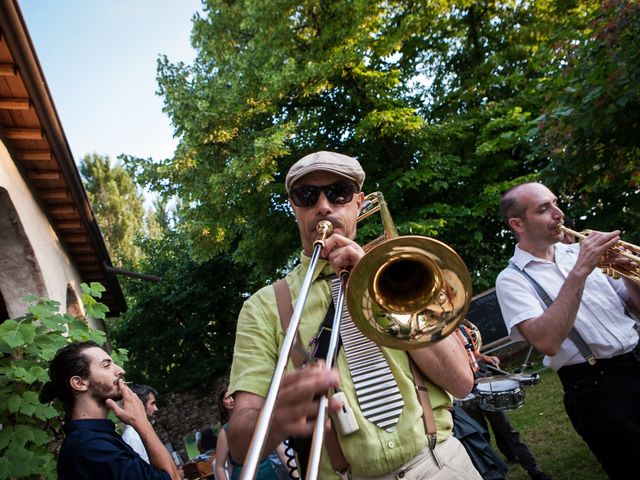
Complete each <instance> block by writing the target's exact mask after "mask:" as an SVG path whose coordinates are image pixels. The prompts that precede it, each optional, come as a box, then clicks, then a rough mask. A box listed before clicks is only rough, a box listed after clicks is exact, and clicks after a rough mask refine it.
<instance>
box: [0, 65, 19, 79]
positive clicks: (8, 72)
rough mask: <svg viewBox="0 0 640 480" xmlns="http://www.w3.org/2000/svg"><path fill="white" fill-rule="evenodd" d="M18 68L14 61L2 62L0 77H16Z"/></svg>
mask: <svg viewBox="0 0 640 480" xmlns="http://www.w3.org/2000/svg"><path fill="white" fill-rule="evenodd" d="M17 74H18V68H17V67H16V66H15V65H14V64H13V63H0V77H15V76H16V75H17Z"/></svg>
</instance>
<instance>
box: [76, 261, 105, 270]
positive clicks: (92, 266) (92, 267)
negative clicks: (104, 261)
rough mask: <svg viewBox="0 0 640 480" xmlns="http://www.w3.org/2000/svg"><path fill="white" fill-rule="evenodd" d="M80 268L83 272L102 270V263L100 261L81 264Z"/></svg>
mask: <svg viewBox="0 0 640 480" xmlns="http://www.w3.org/2000/svg"><path fill="white" fill-rule="evenodd" d="M80 270H82V271H83V272H102V265H100V264H99V263H86V264H84V265H80Z"/></svg>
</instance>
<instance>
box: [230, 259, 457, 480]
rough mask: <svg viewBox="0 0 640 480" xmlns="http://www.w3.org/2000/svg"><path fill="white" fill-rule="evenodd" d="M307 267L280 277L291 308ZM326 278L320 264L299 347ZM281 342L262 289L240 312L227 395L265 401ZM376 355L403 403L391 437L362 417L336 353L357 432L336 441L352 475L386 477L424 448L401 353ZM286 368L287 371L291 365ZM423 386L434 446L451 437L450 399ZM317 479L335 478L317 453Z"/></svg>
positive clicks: (327, 268)
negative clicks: (388, 370)
mask: <svg viewBox="0 0 640 480" xmlns="http://www.w3.org/2000/svg"><path fill="white" fill-rule="evenodd" d="M309 262H310V259H309V257H307V256H306V255H304V254H302V255H301V264H300V265H298V266H297V267H296V268H294V269H293V271H292V272H291V273H290V274H289V275H287V277H286V281H287V285H288V286H289V290H290V292H291V297H292V301H293V305H294V308H295V303H296V301H297V297H298V293H299V291H300V288H301V286H302V282H303V280H304V276H305V274H306V271H307V268H308V266H309ZM331 273H333V270H332V269H331V265H329V263H328V262H327V261H325V260H320V261H319V262H318V265H317V266H316V270H315V272H314V281H313V283H312V285H311V288H310V291H309V295H308V297H307V300H306V303H305V308H304V312H303V315H302V319H301V321H300V328H299V333H300V338H301V340H302V342H303V344H307V343H308V341H309V339H310V338H311V337H313V336H314V335H315V334H316V333H317V331H318V328H319V327H320V325H321V324H322V321H323V319H324V317H325V314H326V312H327V309H328V308H329V304H330V303H331V280H330V279H328V278H325V277H326V276H328V275H330V274H331ZM283 340H284V332H283V331H282V326H281V324H280V318H279V316H278V309H277V306H276V299H275V293H274V290H273V287H272V286H268V287H264V288H262V289H260V290H259V291H258V292H257V293H255V294H254V295H252V296H251V297H250V298H249V299H248V300H247V301H246V302H245V303H244V306H243V307H242V310H241V312H240V316H239V318H238V329H237V333H236V343H235V348H234V353H233V364H232V366H231V379H230V386H229V392H230V393H234V392H237V391H245V392H250V393H254V394H256V395H260V396H262V397H266V395H267V392H268V390H269V385H270V383H271V378H272V376H273V371H274V369H275V365H276V362H277V360H278V354H279V352H280V347H281V345H282V342H283ZM382 351H383V352H384V354H385V356H386V358H387V361H388V363H389V366H390V367H391V371H392V372H393V375H394V377H395V379H396V381H397V383H398V386H399V387H400V391H401V392H402V396H403V399H404V408H403V410H402V414H401V415H400V419H399V421H398V424H397V425H396V428H395V430H394V431H393V432H391V433H389V432H387V431H385V430H383V429H380V428H378V427H376V426H375V425H374V424H372V423H371V422H369V421H368V420H367V419H365V418H364V417H363V415H362V412H361V411H360V408H359V405H358V401H357V398H356V394H355V391H354V387H353V383H352V381H351V374H350V373H349V367H348V365H347V360H346V357H345V355H344V349H342V348H341V349H340V352H339V354H338V359H337V362H336V365H335V366H336V367H337V369H338V371H339V374H340V389H341V390H342V391H343V392H344V393H345V395H346V397H347V399H348V402H349V405H350V406H351V408H352V409H353V412H354V414H355V416H356V420H357V422H358V425H359V427H360V430H358V431H357V432H355V433H353V434H351V435H348V436H346V437H342V436H340V435H339V439H338V440H339V442H340V446H341V448H342V452H343V454H344V456H345V458H346V459H347V461H348V462H349V464H350V465H351V469H352V472H353V474H354V475H359V476H377V475H383V474H385V473H389V472H391V471H393V470H395V469H397V468H398V467H400V466H401V465H402V464H404V463H406V462H407V461H409V460H410V459H412V458H413V457H415V456H416V455H417V454H418V453H419V452H421V451H422V450H423V449H424V448H425V447H426V445H427V437H426V434H425V430H424V424H423V421H422V406H421V405H420V402H419V400H418V398H417V395H416V392H415V389H414V384H413V377H412V374H411V368H410V366H409V359H408V356H407V353H406V352H404V351H401V350H394V349H389V348H382ZM289 368H293V365H292V364H291V362H289ZM425 386H426V387H427V388H428V391H429V399H430V401H431V406H432V408H433V413H434V416H435V420H436V425H437V429H438V441H439V442H442V441H444V440H446V439H447V438H449V436H450V435H451V429H452V426H453V420H452V418H451V413H450V412H449V410H448V407H450V406H451V400H452V397H451V395H450V394H449V393H447V392H446V391H444V390H443V389H441V388H440V387H437V386H436V385H435V384H433V383H430V382H429V381H428V379H427V380H426V381H425ZM320 478H322V479H325V478H337V476H336V475H335V474H334V473H333V470H332V468H331V462H330V461H329V457H328V455H327V453H326V449H323V454H322V460H321V471H320Z"/></svg>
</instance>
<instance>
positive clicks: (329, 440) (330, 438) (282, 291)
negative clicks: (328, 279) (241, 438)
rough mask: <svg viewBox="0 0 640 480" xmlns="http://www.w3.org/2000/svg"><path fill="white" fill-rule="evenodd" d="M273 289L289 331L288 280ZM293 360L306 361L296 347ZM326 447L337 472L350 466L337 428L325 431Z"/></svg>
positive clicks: (283, 321) (281, 318)
mask: <svg viewBox="0 0 640 480" xmlns="http://www.w3.org/2000/svg"><path fill="white" fill-rule="evenodd" d="M273 290H274V291H275V294H276V304H277V306H278V315H279V316H280V324H281V325H282V331H283V332H285V334H286V332H287V329H288V328H289V322H290V321H291V316H292V315H293V305H292V304H291V292H290V291H289V286H288V285H287V281H286V280H285V279H284V278H282V279H280V280H278V281H277V282H275V283H274V284H273ZM291 361H292V362H293V364H294V366H295V367H296V368H299V367H301V366H302V364H303V363H304V359H303V358H302V355H300V354H299V353H297V352H295V349H294V350H292V352H291ZM325 447H327V453H328V454H329V460H331V466H332V467H333V469H334V470H335V471H336V472H344V471H346V470H347V469H348V468H349V463H348V462H347V460H346V458H344V455H343V453H342V449H341V448H340V444H339V443H338V437H337V436H336V431H335V429H333V428H332V429H331V430H329V431H328V432H326V433H325ZM307 455H308V454H307Z"/></svg>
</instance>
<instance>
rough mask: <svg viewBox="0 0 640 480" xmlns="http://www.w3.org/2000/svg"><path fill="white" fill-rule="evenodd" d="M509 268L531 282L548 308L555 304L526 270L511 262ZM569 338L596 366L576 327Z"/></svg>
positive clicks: (589, 361)
mask: <svg viewBox="0 0 640 480" xmlns="http://www.w3.org/2000/svg"><path fill="white" fill-rule="evenodd" d="M509 267H511V268H513V269H514V270H517V271H518V272H520V273H521V274H522V275H524V277H525V278H526V279H527V280H529V283H531V285H532V286H533V288H534V290H535V291H536V293H537V294H538V296H539V297H540V299H541V300H542V301H543V302H544V304H545V305H546V306H547V308H549V307H550V306H551V304H552V303H553V300H551V297H550V296H549V294H548V293H547V292H546V291H545V290H544V288H542V286H541V285H540V284H539V283H538V282H536V281H535V279H534V278H533V277H532V276H531V275H529V274H528V273H527V272H525V271H524V269H522V270H520V269H519V268H518V267H517V266H516V265H514V264H513V262H509ZM569 338H570V339H571V340H572V341H573V343H575V345H576V347H577V348H578V351H579V352H580V354H581V355H582V356H583V357H584V358H585V359H586V360H587V363H588V364H589V365H595V363H596V357H595V356H594V355H593V352H592V351H591V349H590V348H589V345H587V342H585V341H584V338H582V336H581V335H580V334H579V333H578V331H577V330H576V329H575V327H571V331H570V332H569Z"/></svg>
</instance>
